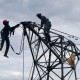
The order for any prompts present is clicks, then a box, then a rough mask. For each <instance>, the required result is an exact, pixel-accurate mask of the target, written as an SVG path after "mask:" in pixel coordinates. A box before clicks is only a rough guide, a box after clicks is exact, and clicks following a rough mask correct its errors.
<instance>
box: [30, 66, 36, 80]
mask: <svg viewBox="0 0 80 80" xmlns="http://www.w3.org/2000/svg"><path fill="white" fill-rule="evenodd" d="M34 71H35V65H34V68H33V71H32V76H31V80H33V75H34Z"/></svg>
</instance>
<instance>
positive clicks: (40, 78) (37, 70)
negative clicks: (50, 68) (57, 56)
mask: <svg viewBox="0 0 80 80" xmlns="http://www.w3.org/2000/svg"><path fill="white" fill-rule="evenodd" d="M36 69H37V71H38V74H39V77H40V79H41V75H40V72H39V70H38V67H37V66H36Z"/></svg>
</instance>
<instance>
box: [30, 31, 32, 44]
mask: <svg viewBox="0 0 80 80" xmlns="http://www.w3.org/2000/svg"><path fill="white" fill-rule="evenodd" d="M32 37H33V32H32V35H31V39H30V43H31V42H32Z"/></svg>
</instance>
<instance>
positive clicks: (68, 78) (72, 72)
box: [68, 71, 73, 80]
mask: <svg viewBox="0 0 80 80" xmlns="http://www.w3.org/2000/svg"><path fill="white" fill-rule="evenodd" d="M72 73H73V71H72ZM72 73H71V74H70V76H69V78H68V80H69V79H70V77H71V75H72Z"/></svg>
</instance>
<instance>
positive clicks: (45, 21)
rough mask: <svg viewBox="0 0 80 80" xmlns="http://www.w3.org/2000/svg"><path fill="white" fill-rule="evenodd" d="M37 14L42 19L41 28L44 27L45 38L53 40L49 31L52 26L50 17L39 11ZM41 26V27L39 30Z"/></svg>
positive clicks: (48, 40)
mask: <svg viewBox="0 0 80 80" xmlns="http://www.w3.org/2000/svg"><path fill="white" fill-rule="evenodd" d="M36 16H37V17H38V18H39V19H40V20H41V28H42V27H44V36H45V40H46V41H47V42H51V39H50V34H49V31H50V28H51V22H50V21H49V19H48V18H46V17H45V16H43V15H42V14H41V13H38V14H37V15H36ZM41 28H39V30H40V29H41Z"/></svg>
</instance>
